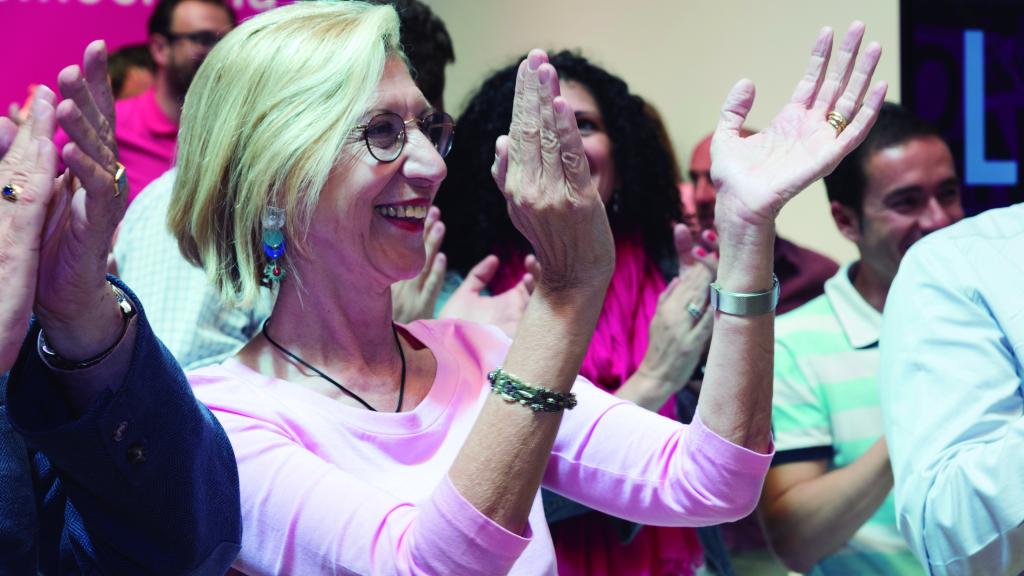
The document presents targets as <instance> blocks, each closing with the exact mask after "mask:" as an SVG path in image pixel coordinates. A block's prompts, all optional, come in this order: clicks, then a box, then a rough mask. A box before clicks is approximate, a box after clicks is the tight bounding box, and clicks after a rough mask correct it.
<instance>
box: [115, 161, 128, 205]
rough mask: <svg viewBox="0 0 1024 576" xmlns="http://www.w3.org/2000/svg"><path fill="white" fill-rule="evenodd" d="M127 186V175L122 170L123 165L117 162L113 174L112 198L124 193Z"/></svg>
mask: <svg viewBox="0 0 1024 576" xmlns="http://www.w3.org/2000/svg"><path fill="white" fill-rule="evenodd" d="M127 186H128V173H127V172H125V170H124V164H121V163H120V162H117V171H116V172H114V198H117V197H118V196H120V195H121V193H122V192H124V189H125V188H126V187H127Z"/></svg>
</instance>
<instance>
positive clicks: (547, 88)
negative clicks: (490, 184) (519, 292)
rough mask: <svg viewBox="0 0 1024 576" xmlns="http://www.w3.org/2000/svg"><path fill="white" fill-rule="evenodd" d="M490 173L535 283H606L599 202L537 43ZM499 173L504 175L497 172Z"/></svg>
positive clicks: (607, 236)
mask: <svg viewBox="0 0 1024 576" xmlns="http://www.w3.org/2000/svg"><path fill="white" fill-rule="evenodd" d="M496 152H497V154H496V156H497V157H496V159H495V167H494V169H493V171H492V172H493V174H495V180H496V181H497V183H498V186H499V188H502V190H503V192H504V194H505V198H506V199H507V201H508V211H509V216H510V217H511V219H512V223H513V224H515V226H516V228H517V229H518V230H519V232H520V233H522V235H523V236H525V237H526V239H527V240H529V241H530V244H531V245H532V246H533V250H534V253H535V254H536V256H537V259H538V261H539V262H540V265H541V267H542V268H543V269H544V275H543V277H542V278H541V279H540V282H539V285H538V287H539V288H541V289H545V290H546V289H550V290H553V291H561V290H572V289H576V288H588V289H593V288H596V287H600V289H601V291H602V292H603V290H604V289H605V288H606V287H607V283H608V280H609V279H610V278H611V274H612V270H613V268H614V264H615V252H614V246H613V243H612V235H611V229H610V228H609V226H608V217H607V215H606V214H605V209H604V204H602V202H601V197H600V195H599V194H598V192H597V189H596V188H595V187H594V186H593V183H592V182H591V179H590V167H589V166H588V164H587V159H586V155H585V154H584V151H583V140H582V139H581V138H580V133H579V130H578V129H577V127H576V118H575V115H574V113H573V110H572V108H571V107H570V106H569V104H568V102H566V101H565V99H564V98H562V97H561V96H559V85H558V74H557V73H556V72H555V69H554V67H552V66H551V64H549V63H548V61H547V55H546V54H545V53H544V52H543V51H541V50H533V51H531V52H530V54H529V56H528V57H527V59H526V60H525V61H524V62H523V63H522V64H520V66H519V74H518V77H517V78H516V92H515V101H514V103H513V108H512V124H511V126H510V127H509V135H508V136H507V137H505V136H503V137H501V138H499V139H498V142H497V145H496ZM502 176H504V178H501V177H502Z"/></svg>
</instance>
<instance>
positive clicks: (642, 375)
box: [620, 224, 718, 410]
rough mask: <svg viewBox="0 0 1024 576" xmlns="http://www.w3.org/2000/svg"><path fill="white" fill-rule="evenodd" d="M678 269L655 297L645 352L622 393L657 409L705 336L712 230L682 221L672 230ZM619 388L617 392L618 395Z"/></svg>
mask: <svg viewBox="0 0 1024 576" xmlns="http://www.w3.org/2000/svg"><path fill="white" fill-rule="evenodd" d="M673 235H674V238H675V248H676V256H677V257H678V259H679V275H678V276H677V277H675V278H674V279H673V280H672V281H671V282H670V283H669V285H668V286H667V287H666V288H665V291H664V292H662V293H661V296H660V297H659V298H658V307H657V309H656V310H655V313H654V318H652V319H651V329H650V333H649V336H648V344H647V352H646V353H645V354H644V359H643V361H642V362H641V363H640V366H638V367H637V371H636V377H635V378H631V379H630V381H629V382H628V383H627V386H630V387H632V388H634V389H633V390H631V391H626V394H628V396H627V397H628V398H630V399H632V400H634V401H635V402H637V403H638V404H641V405H643V406H645V407H647V408H650V409H651V410H657V409H658V408H659V407H661V405H662V404H664V403H665V400H666V399H667V398H668V397H669V396H670V395H671V394H674V393H676V392H678V391H679V390H681V389H682V388H683V386H685V385H686V383H687V382H689V379H690V376H691V375H693V373H694V371H695V370H696V368H697V366H698V365H699V364H700V360H701V357H703V355H704V353H705V352H707V348H708V344H709V343H710V341H711V329H712V326H713V324H714V322H713V320H714V314H710V313H708V310H707V304H708V284H710V283H711V282H712V281H713V280H714V279H715V271H716V269H717V267H718V254H717V249H718V246H717V244H716V237H715V234H714V232H712V231H710V230H705V231H704V232H703V233H699V234H697V236H698V237H699V238H700V241H699V242H697V243H695V242H694V235H695V233H694V232H693V231H692V230H691V229H690V228H688V227H687V226H686V225H684V224H677V225H676V226H675V229H674V230H673ZM621 395H622V394H620V396H621Z"/></svg>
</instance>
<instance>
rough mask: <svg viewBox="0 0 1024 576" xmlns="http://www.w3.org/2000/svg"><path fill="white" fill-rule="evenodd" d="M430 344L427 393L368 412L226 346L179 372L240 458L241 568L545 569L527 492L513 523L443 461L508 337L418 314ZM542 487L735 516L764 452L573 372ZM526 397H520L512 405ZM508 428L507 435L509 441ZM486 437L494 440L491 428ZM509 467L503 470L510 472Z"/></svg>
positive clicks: (666, 519)
mask: <svg viewBox="0 0 1024 576" xmlns="http://www.w3.org/2000/svg"><path fill="white" fill-rule="evenodd" d="M405 328H406V330H407V331H408V332H409V333H410V334H411V335H412V336H413V337H415V338H416V339H418V340H419V341H420V342H421V343H423V344H424V345H425V346H427V347H428V348H429V349H430V350H431V351H432V352H433V353H434V356H435V357H436V359H437V374H436V378H435V381H434V384H433V386H432V387H431V389H430V392H429V393H428V394H427V396H426V398H424V399H423V401H422V402H421V403H420V404H419V405H418V406H417V407H416V408H415V409H414V410H411V411H409V412H402V413H398V414H394V413H381V412H370V411H367V410H363V409H361V408H354V407H351V406H347V405H344V404H341V403H338V402H333V401H330V400H328V399H326V398H324V397H323V396H322V395H320V394H317V393H316V392H313V391H311V390H309V389H307V388H305V387H303V386H300V385H298V384H293V383H291V382H288V381H284V380H280V379H276V378H272V377H267V376H264V375H262V374H259V373H257V372H254V371H252V370H251V369H249V368H248V367H246V366H244V365H243V364H241V363H240V362H238V361H236V360H228V361H227V362H225V363H223V364H220V365H216V366H209V367H206V368H203V369H200V370H197V371H195V372H192V373H191V374H190V375H189V380H190V381H191V383H192V386H193V388H194V390H195V392H196V395H197V396H198V397H199V399H200V400H202V401H203V402H204V403H206V405H207V406H209V408H210V410H212V411H213V413H214V414H215V415H216V416H217V418H218V419H219V420H220V422H221V424H222V425H223V427H224V429H225V430H226V431H227V433H228V436H229V437H230V439H231V443H232V446H233V447H234V450H235V457H236V458H237V460H238V469H239V477H240V483H241V499H242V520H243V527H244V529H243V532H242V552H241V554H240V555H239V556H238V559H237V560H236V562H235V564H234V567H235V568H236V569H237V570H239V571H241V572H244V573H246V574H250V575H254V574H302V575H307V574H441V575H456V574H458V575H462V574H487V575H492V574H504V573H511V574H529V575H535V574H554V573H555V572H556V565H555V556H554V548H553V546H552V543H551V536H550V534H549V532H548V528H547V523H546V522H545V520H544V510H543V507H542V505H541V499H540V494H539V492H538V495H537V497H536V498H535V499H534V503H533V508H532V509H531V511H530V516H529V526H528V528H527V529H526V530H525V533H523V534H513V533H511V532H509V531H507V530H505V529H504V528H502V527H501V526H499V525H498V524H496V523H494V522H493V521H491V520H490V519H489V518H487V517H486V516H484V515H483V514H481V513H480V512H479V511H478V510H476V509H475V508H473V506H472V505H471V504H470V503H469V502H467V501H466V500H465V498H463V497H462V495H460V494H459V492H458V491H457V490H456V489H455V487H454V486H453V485H452V483H451V481H450V480H449V479H448V470H449V468H451V465H452V462H454V460H455V456H456V454H458V452H459V450H460V449H461V448H462V445H463V443H464V442H465V440H466V437H467V436H468V435H469V431H470V429H471V428H472V426H473V424H474V422H475V420H476V418H477V415H478V414H479V412H480V409H481V407H482V405H483V402H484V400H485V399H486V397H487V395H488V393H489V391H490V388H489V386H488V384H487V372H488V371H489V370H492V369H494V368H495V367H497V366H500V365H501V364H502V362H503V361H504V359H505V356H506V354H507V352H508V348H509V345H510V341H509V340H508V338H506V337H505V336H504V335H503V334H502V333H501V332H500V331H499V330H497V329H494V328H490V327H485V326H480V325H476V324H471V323H466V322H459V321H443V320H432V321H423V322H415V323H412V324H410V325H408V326H406V327H405ZM573 391H574V392H575V393H576V395H577V398H578V400H579V405H578V406H577V407H576V408H575V409H574V410H571V411H568V412H566V413H565V417H564V418H563V420H562V425H561V428H560V429H559V432H558V436H557V439H556V441H555V445H554V449H553V450H552V453H551V457H550V459H549V461H548V466H547V471H546V472H545V475H544V486H545V487H547V488H549V489H551V490H554V491H555V492H558V493H561V494H564V495H565V496H568V497H569V498H572V499H574V500H577V501H579V502H581V503H583V504H585V505H587V506H590V507H592V508H595V509H597V510H601V511H603V512H607V513H609V514H613V515H615V516H620V517H623V518H627V519H630V520H633V521H637V522H642V523H644V524H652V525H667V526H701V525H708V524H717V523H720V522H726V521H732V520H736V519H738V518H742V517H743V516H745V515H747V513H749V512H750V511H751V510H752V509H753V508H754V505H755V504H756V502H757V498H758V495H759V494H760V491H761V485H762V482H763V480H764V476H765V474H766V472H767V470H768V465H769V463H770V462H771V457H772V455H771V454H759V453H755V452H751V451H749V450H747V449H745V448H742V447H740V446H736V445H735V444H732V443H730V442H728V441H726V440H724V439H722V438H721V437H719V436H717V435H716V434H715V433H714V432H712V431H710V430H709V429H708V428H706V427H705V426H704V425H703V424H702V423H701V422H700V419H699V417H698V418H696V419H694V422H693V424H692V425H690V426H685V425H683V424H680V423H678V422H675V421H672V420H669V419H667V418H664V417H662V416H659V415H658V414H655V413H653V412H649V411H647V410H644V409H642V408H639V407H637V406H636V405H634V404H632V403H630V402H627V401H623V400H620V399H618V398H615V397H613V396H611V395H609V394H608V393H606V392H604V391H602V390H600V389H598V388H597V387H595V386H593V385H592V384H591V383H590V382H588V381H586V380H585V379H583V378H580V379H578V380H577V381H576V383H575V385H574V387H573ZM524 409H525V408H524ZM513 444H514V443H511V442H510V443H509V446H510V447H509V448H507V449H512V448H511V446H512V445H513ZM494 449H495V450H503V449H506V448H504V447H503V445H502V442H501V439H500V438H495V448H494ZM514 481H515V479H511V478H510V479H509V482H514Z"/></svg>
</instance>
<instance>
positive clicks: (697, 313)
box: [686, 302, 704, 320]
mask: <svg viewBox="0 0 1024 576" xmlns="http://www.w3.org/2000/svg"><path fill="white" fill-rule="evenodd" d="M686 311H687V312H689V313H690V316H693V319H694V320H700V317H701V316H703V315H704V311H703V310H701V309H700V306H697V305H696V304H694V303H693V302H690V303H689V304H687V305H686Z"/></svg>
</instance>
